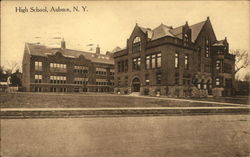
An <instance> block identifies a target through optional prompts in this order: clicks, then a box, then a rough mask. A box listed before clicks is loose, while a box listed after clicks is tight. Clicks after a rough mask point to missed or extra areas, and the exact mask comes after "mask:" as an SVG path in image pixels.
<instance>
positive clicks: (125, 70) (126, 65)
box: [124, 60, 128, 72]
mask: <svg viewBox="0 0 250 157" xmlns="http://www.w3.org/2000/svg"><path fill="white" fill-rule="evenodd" d="M124 64H125V65H124V72H128V60H125V61H124Z"/></svg>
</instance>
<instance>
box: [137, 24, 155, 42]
mask: <svg viewBox="0 0 250 157" xmlns="http://www.w3.org/2000/svg"><path fill="white" fill-rule="evenodd" d="M138 27H139V28H140V29H141V31H142V32H143V33H145V34H148V38H150V39H151V38H152V36H153V31H152V30H151V29H150V28H144V27H141V26H138Z"/></svg>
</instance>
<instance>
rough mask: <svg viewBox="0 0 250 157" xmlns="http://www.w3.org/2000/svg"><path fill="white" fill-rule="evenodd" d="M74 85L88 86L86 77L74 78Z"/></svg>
mask: <svg viewBox="0 0 250 157" xmlns="http://www.w3.org/2000/svg"><path fill="white" fill-rule="evenodd" d="M74 84H81V85H87V84H88V78H86V77H75V78H74Z"/></svg>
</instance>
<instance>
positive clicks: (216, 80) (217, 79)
mask: <svg viewBox="0 0 250 157" xmlns="http://www.w3.org/2000/svg"><path fill="white" fill-rule="evenodd" d="M220 84H221V82H220V78H218V77H217V78H216V79H215V85H216V86H220Z"/></svg>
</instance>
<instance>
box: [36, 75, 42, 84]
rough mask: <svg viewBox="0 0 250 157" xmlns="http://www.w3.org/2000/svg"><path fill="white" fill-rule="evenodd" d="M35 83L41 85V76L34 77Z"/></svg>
mask: <svg viewBox="0 0 250 157" xmlns="http://www.w3.org/2000/svg"><path fill="white" fill-rule="evenodd" d="M35 83H42V75H35Z"/></svg>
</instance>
